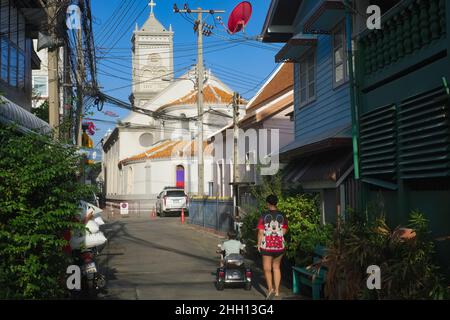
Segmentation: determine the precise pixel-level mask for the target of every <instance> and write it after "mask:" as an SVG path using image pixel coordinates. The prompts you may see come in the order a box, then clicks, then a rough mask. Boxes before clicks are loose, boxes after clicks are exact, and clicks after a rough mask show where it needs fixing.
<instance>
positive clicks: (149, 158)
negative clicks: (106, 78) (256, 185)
mask: <svg viewBox="0 0 450 320" xmlns="http://www.w3.org/2000/svg"><path fill="white" fill-rule="evenodd" d="M153 5H154V4H153V1H152V3H151V13H150V17H149V18H148V20H147V21H146V22H145V23H144V25H143V26H142V27H141V28H138V27H137V26H136V29H135V31H134V32H133V37H132V43H133V48H132V53H133V63H132V67H133V77H132V79H133V86H132V93H131V96H130V100H131V101H132V103H133V105H134V106H135V107H139V108H141V110H142V111H143V112H134V111H133V112H131V113H130V114H129V115H128V116H127V117H126V118H124V119H122V120H121V121H120V122H119V123H120V124H119V125H117V126H116V128H115V129H114V130H113V131H112V132H111V133H110V134H109V135H108V136H107V137H105V138H104V140H103V153H104V154H103V163H102V165H103V172H102V175H103V180H104V188H105V193H106V199H107V202H108V203H110V204H117V203H120V202H128V203H129V204H130V209H131V210H136V211H140V212H142V211H148V210H151V208H152V206H153V203H154V201H155V199H156V197H157V195H158V194H159V193H160V192H161V191H162V190H163V188H164V187H166V186H178V187H182V188H184V189H185V192H186V193H187V194H198V180H197V178H198V163H197V148H198V133H199V128H198V121H197V119H198V108H197V94H198V90H197V88H196V78H197V76H196V70H195V68H191V69H190V70H188V71H187V72H186V73H185V74H183V75H182V76H180V77H178V78H175V77H174V64H173V37H174V32H173V30H172V27H171V26H170V27H169V29H166V28H165V27H164V26H163V25H162V24H161V23H160V22H159V21H158V20H157V19H156V17H155V15H154V13H153ZM205 76H206V78H205V82H204V90H203V95H204V113H203V121H202V122H203V131H204V134H203V136H204V139H205V140H204V142H203V147H204V187H203V189H204V191H205V194H211V193H212V192H213V191H212V186H213V185H214V182H215V181H213V179H214V176H215V175H214V174H213V168H215V166H214V165H213V148H212V144H210V143H208V142H207V140H206V138H207V137H208V136H212V135H213V134H214V133H215V132H217V131H219V130H220V129H221V128H223V127H225V126H227V125H229V124H231V123H232V115H233V110H232V107H231V103H232V99H233V91H232V90H231V89H230V88H229V87H228V86H226V85H225V84H224V83H223V82H221V81H220V79H218V78H217V77H216V76H215V75H214V74H213V73H212V72H211V71H209V70H208V71H207V72H206V75H205ZM240 103H242V105H241V106H240V108H241V110H242V112H240V114H241V115H243V114H244V113H245V106H244V101H241V102H240ZM216 183H217V181H216ZM211 195H212V194H211Z"/></svg>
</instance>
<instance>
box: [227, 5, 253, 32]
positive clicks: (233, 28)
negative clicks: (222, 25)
mask: <svg viewBox="0 0 450 320" xmlns="http://www.w3.org/2000/svg"><path fill="white" fill-rule="evenodd" d="M251 16H252V4H251V3H250V2H248V1H244V2H241V3H239V4H238V5H237V6H236V7H235V8H234V9H233V12H231V15H230V18H229V19H228V32H229V33H230V34H235V33H238V32H239V31H241V30H242V29H244V27H245V26H246V25H247V23H248V22H249V20H250V18H251Z"/></svg>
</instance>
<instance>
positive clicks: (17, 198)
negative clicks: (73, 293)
mask: <svg viewBox="0 0 450 320" xmlns="http://www.w3.org/2000/svg"><path fill="white" fill-rule="evenodd" d="M79 169H80V157H79V156H78V155H77V153H76V150H75V149H74V148H72V147H67V146H61V145H59V144H57V143H55V142H53V141H52V140H50V139H49V138H47V137H42V136H38V135H34V134H28V135H20V134H18V133H16V131H15V130H13V128H5V127H1V126H0V299H55V298H62V297H64V296H65V294H66V290H65V277H66V274H65V272H66V268H67V266H68V265H69V264H72V262H71V261H70V258H69V257H67V256H66V254H64V252H63V250H62V248H63V246H64V245H66V244H67V242H66V241H65V240H64V239H63V233H64V232H65V231H66V230H73V229H75V228H79V227H80V225H79V224H78V223H76V222H73V221H75V217H76V215H77V210H78V209H77V206H78V200H79V199H80V198H82V197H83V196H85V195H86V194H87V193H88V192H90V191H91V190H90V189H88V187H87V186H84V185H82V184H80V183H78V182H77V179H76V176H77V173H78V171H79Z"/></svg>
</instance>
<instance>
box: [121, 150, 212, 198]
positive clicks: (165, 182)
mask: <svg viewBox="0 0 450 320" xmlns="http://www.w3.org/2000/svg"><path fill="white" fill-rule="evenodd" d="M178 165H182V166H184V170H185V191H186V193H190V194H195V193H197V190H198V167H197V162H196V161H193V160H186V159H179V160H177V159H160V160H158V159H156V160H152V161H143V162H140V163H133V164H129V165H126V166H124V167H123V170H124V172H128V170H129V167H132V168H133V172H134V180H133V185H134V190H133V195H146V196H148V197H155V196H156V195H158V194H159V193H160V192H161V191H162V190H163V189H164V187H167V186H175V185H176V168H177V166H178ZM212 170H213V165H212V158H210V157H207V158H205V170H204V172H205V177H204V190H205V193H206V192H207V191H208V183H209V182H210V181H213V180H212V179H213V173H212ZM149 176H150V177H151V180H150V182H151V183H150V184H149V183H148V181H147V180H146V178H147V177H149Z"/></svg>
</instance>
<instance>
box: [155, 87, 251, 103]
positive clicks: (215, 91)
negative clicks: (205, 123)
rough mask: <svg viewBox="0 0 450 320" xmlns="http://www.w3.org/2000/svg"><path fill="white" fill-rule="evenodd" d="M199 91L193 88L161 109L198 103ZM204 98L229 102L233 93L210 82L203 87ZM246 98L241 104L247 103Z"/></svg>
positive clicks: (205, 99) (208, 101)
mask: <svg viewBox="0 0 450 320" xmlns="http://www.w3.org/2000/svg"><path fill="white" fill-rule="evenodd" d="M197 93H198V90H192V91H191V92H189V93H188V94H187V95H185V96H184V97H182V98H180V99H177V100H174V101H172V102H170V103H168V104H166V105H163V106H162V107H161V108H160V109H163V108H167V107H171V106H177V105H192V104H196V103H197ZM203 97H204V98H203V99H204V103H219V104H228V103H231V102H232V101H233V95H232V94H231V93H228V92H226V91H224V90H222V89H219V88H217V87H214V86H211V85H210V84H208V85H207V86H206V87H205V88H204V89H203ZM245 103H246V102H245V101H244V100H242V101H241V104H245Z"/></svg>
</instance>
